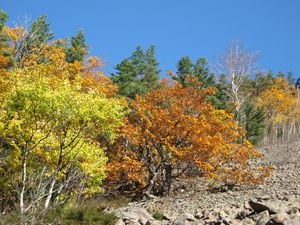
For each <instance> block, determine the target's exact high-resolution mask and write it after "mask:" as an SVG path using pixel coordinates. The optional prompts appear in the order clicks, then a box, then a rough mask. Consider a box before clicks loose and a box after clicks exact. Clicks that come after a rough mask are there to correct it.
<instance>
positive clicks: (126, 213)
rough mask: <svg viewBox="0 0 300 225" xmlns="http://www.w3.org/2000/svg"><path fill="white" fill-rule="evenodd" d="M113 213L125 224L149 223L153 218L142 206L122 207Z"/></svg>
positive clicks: (140, 224)
mask: <svg viewBox="0 0 300 225" xmlns="http://www.w3.org/2000/svg"><path fill="white" fill-rule="evenodd" d="M115 215H116V216H117V217H118V218H120V219H122V220H123V221H124V222H125V224H130V225H131V224H132V225H135V224H139V225H150V222H152V221H155V219H154V218H153V217H152V216H151V215H150V214H149V213H148V212H147V211H146V210H145V209H143V208H138V207H132V208H131V207H127V208H126V207H123V208H119V209H116V210H115Z"/></svg>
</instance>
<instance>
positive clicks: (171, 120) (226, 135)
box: [108, 83, 268, 195]
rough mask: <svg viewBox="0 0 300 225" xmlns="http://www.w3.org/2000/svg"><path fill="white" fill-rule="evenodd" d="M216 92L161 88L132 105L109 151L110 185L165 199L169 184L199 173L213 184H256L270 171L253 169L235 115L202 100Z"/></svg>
mask: <svg viewBox="0 0 300 225" xmlns="http://www.w3.org/2000/svg"><path fill="white" fill-rule="evenodd" d="M213 92H214V89H211V88H207V89H202V90H199V89H198V88H196V87H195V86H194V87H185V88H183V87H182V86H181V85H179V84H176V83H175V84H174V83H172V84H167V83H165V84H164V85H163V87H162V88H160V89H157V90H154V91H152V92H150V93H148V94H146V95H145V96H143V97H141V96H138V97H137V98H136V99H135V100H134V101H133V102H132V103H131V105H130V106H131V109H132V111H131V113H130V115H129V116H128V118H127V122H126V125H125V126H124V127H123V129H122V130H121V134H120V136H119V140H118V141H116V142H115V144H114V146H111V147H110V148H109V150H108V158H109V163H108V182H109V183H110V184H112V185H116V186H115V187H118V189H119V190H123V191H125V190H130V191H142V192H143V194H145V195H149V194H164V193H166V192H168V191H169V190H170V187H171V183H172V179H173V178H175V177H177V176H179V175H181V174H184V173H185V171H187V170H188V169H189V168H195V167H196V168H199V169H200V171H202V174H203V175H204V176H205V177H206V178H207V179H208V180H210V181H214V182H213V183H214V184H218V185H219V184H222V185H235V184H248V183H255V184H257V183H260V182H262V181H263V178H264V177H265V176H267V175H268V168H258V167H255V168H252V167H251V166H250V164H249V161H250V159H254V158H257V157H260V154H259V153H258V152H257V151H256V150H255V149H254V147H253V146H252V145H251V144H250V143H249V142H247V141H246V142H243V143H238V141H237V140H239V139H241V137H242V136H243V135H244V132H243V130H241V129H240V128H239V127H238V125H237V123H236V122H235V120H234V118H233V115H232V114H230V113H228V112H226V111H224V110H217V109H215V108H214V107H213V106H212V105H211V103H209V102H208V101H207V100H206V96H207V95H211V94H212V93H213Z"/></svg>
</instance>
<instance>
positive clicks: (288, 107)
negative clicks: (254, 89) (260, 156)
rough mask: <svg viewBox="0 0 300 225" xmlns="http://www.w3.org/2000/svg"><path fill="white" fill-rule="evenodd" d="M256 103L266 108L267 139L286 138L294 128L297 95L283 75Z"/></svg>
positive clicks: (297, 109)
mask: <svg viewBox="0 0 300 225" xmlns="http://www.w3.org/2000/svg"><path fill="white" fill-rule="evenodd" d="M257 104H258V105H259V106H261V107H263V108H264V109H265V110H266V116H267V125H268V128H267V132H268V133H267V137H266V138H267V139H270V140H269V141H273V140H276V139H278V138H280V139H281V140H283V139H288V138H289V136H290V134H292V133H294V132H295V130H296V125H297V123H299V120H298V121H297V117H298V116H297V113H296V112H297V111H299V106H298V107H297V96H296V93H295V89H294V88H293V87H291V86H290V85H289V83H288V81H287V80H286V79H285V78H284V77H278V78H276V79H275V82H274V84H273V85H272V86H270V87H269V88H268V89H267V90H265V91H264V92H263V93H262V94H261V95H260V96H259V99H258V102H257Z"/></svg>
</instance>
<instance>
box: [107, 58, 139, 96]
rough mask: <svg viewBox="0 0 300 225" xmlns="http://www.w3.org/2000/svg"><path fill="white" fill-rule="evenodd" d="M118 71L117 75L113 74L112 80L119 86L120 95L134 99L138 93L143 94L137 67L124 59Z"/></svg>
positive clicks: (117, 67) (117, 68)
mask: <svg viewBox="0 0 300 225" xmlns="http://www.w3.org/2000/svg"><path fill="white" fill-rule="evenodd" d="M116 70H117V73H116V74H112V76H111V79H112V81H113V82H114V83H116V84H118V87H119V91H118V92H119V95H121V96H126V97H128V98H134V97H135V95H136V94H137V93H141V90H139V88H140V84H139V80H138V79H137V73H136V70H135V67H134V65H133V63H132V62H131V61H130V60H129V59H124V60H123V61H122V62H121V63H120V64H118V65H117V66H116Z"/></svg>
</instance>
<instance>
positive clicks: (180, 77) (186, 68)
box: [172, 56, 194, 86]
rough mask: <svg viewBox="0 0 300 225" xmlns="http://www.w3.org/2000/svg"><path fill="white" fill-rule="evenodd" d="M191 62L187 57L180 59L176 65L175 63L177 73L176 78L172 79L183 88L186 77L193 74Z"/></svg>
mask: <svg viewBox="0 0 300 225" xmlns="http://www.w3.org/2000/svg"><path fill="white" fill-rule="evenodd" d="M193 66H194V65H193V62H192V60H191V59H190V57H188V56H184V57H182V58H181V59H180V60H179V61H178V63H177V73H176V76H173V77H172V78H173V79H174V80H177V81H178V82H179V83H181V84H182V85H183V86H186V85H187V83H186V82H187V81H186V79H187V77H188V76H192V73H193Z"/></svg>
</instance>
